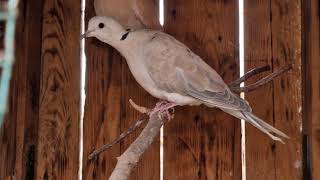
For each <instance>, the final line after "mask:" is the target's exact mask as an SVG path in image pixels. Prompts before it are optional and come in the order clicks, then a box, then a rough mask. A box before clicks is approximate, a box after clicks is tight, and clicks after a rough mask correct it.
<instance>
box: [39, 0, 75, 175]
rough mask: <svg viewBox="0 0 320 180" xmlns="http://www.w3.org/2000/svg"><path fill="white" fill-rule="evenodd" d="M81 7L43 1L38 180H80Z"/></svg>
mask: <svg viewBox="0 0 320 180" xmlns="http://www.w3.org/2000/svg"><path fill="white" fill-rule="evenodd" d="M80 4H81V1H78V0H47V1H45V2H44V7H43V11H42V12H43V21H42V23H43V28H42V31H43V32H42V50H41V52H42V53H41V63H42V64H41V66H42V72H41V86H40V100H39V113H40V115H39V132H38V133H39V141H38V147H37V163H38V164H37V171H36V172H37V177H36V178H37V179H77V178H78V168H79V120H80V118H79V116H80V41H79V35H80V17H81V16H80V15H81V14H80Z"/></svg>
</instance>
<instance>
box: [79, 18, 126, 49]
mask: <svg viewBox="0 0 320 180" xmlns="http://www.w3.org/2000/svg"><path fill="white" fill-rule="evenodd" d="M123 33H125V29H124V28H123V26H122V25H121V24H120V23H118V22H117V21H116V20H115V19H113V18H111V17H106V16H95V17H93V18H91V19H90V20H89V23H88V29H87V31H86V32H85V33H84V34H83V35H81V39H82V38H86V37H96V38H97V39H99V40H100V41H103V42H105V43H108V44H112V42H113V41H118V40H120V38H121V36H122V34H123Z"/></svg>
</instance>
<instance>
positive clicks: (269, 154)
mask: <svg viewBox="0 0 320 180" xmlns="http://www.w3.org/2000/svg"><path fill="white" fill-rule="evenodd" d="M270 5H271V3H270V0H260V1H256V0H250V1H244V18H245V24H244V27H245V34H244V37H245V44H244V47H245V57H244V59H245V62H244V63H245V71H248V70H250V69H252V68H255V67H259V66H262V65H269V66H270V67H273V59H272V31H271V21H270V16H271V7H270ZM266 75H267V73H263V74H261V75H258V76H256V77H253V78H251V79H250V80H249V81H247V82H246V83H247V84H250V83H252V82H255V81H257V80H259V79H261V78H262V77H264V76H266ZM284 76H288V75H287V74H285V75H284ZM273 89H274V88H273V84H272V83H268V84H266V85H265V86H264V87H263V88H258V89H256V90H254V91H253V92H250V93H246V94H245V98H246V99H247V100H248V102H249V103H250V105H251V107H252V110H253V113H254V114H256V115H257V116H258V117H260V118H261V119H263V120H264V121H265V122H268V123H269V124H271V125H274V106H273V104H274V102H273V101H274V98H273V94H274V91H273ZM262 102H263V103H262ZM281 130H282V129H281ZM285 133H286V132H285ZM276 145H279V143H276V142H274V141H273V140H272V139H270V138H269V136H267V135H266V134H264V133H262V132H261V131H260V130H258V129H257V128H255V127H253V126H252V125H250V124H248V123H246V147H245V150H246V172H247V179H268V180H269V179H274V178H275V175H276V166H275V156H276V153H275V147H276Z"/></svg>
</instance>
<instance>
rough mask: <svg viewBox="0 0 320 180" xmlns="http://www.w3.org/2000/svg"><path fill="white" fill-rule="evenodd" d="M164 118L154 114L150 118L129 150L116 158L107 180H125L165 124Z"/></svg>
mask: <svg viewBox="0 0 320 180" xmlns="http://www.w3.org/2000/svg"><path fill="white" fill-rule="evenodd" d="M163 118H164V116H163V115H161V114H159V113H155V114H152V115H151V116H150V119H149V122H148V124H147V126H146V127H145V128H144V129H143V131H142V132H141V134H140V135H139V137H138V138H137V139H136V140H135V141H134V142H133V143H132V144H131V145H130V146H129V148H128V149H127V150H126V151H125V152H124V153H123V154H122V155H121V156H120V157H118V158H117V159H118V163H117V165H116V167H115V169H114V170H113V172H112V174H111V176H110V178H109V180H127V179H129V176H130V174H131V171H132V170H133V168H134V167H135V166H136V165H137V163H138V161H139V159H140V157H141V155H142V154H143V153H144V152H145V151H146V150H147V149H148V148H149V146H150V145H151V144H152V142H153V140H154V138H155V137H156V136H157V135H158V133H159V131H160V128H161V127H162V125H163V124H164V123H165V121H164V120H163Z"/></svg>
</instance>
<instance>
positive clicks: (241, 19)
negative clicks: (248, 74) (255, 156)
mask: <svg viewBox="0 0 320 180" xmlns="http://www.w3.org/2000/svg"><path fill="white" fill-rule="evenodd" d="M239 61H240V77H241V76H243V75H244V9H243V0H239ZM241 86H244V83H241ZM240 95H241V97H242V98H244V95H245V94H244V93H241V94H240ZM241 164H242V166H241V171H242V180H246V129H245V121H244V120H241Z"/></svg>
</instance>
